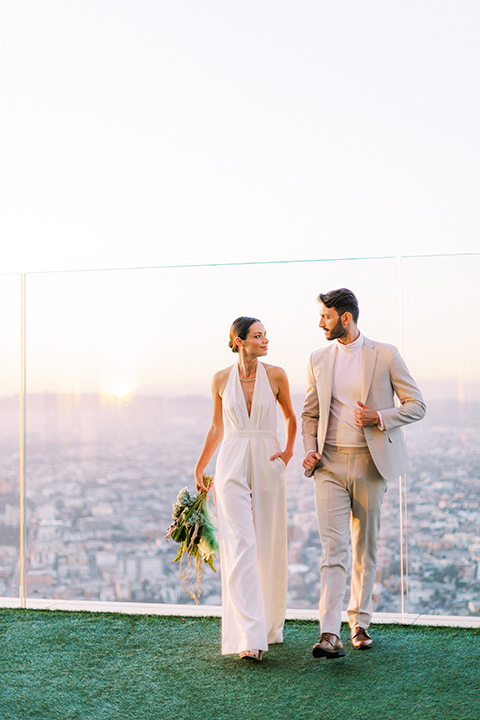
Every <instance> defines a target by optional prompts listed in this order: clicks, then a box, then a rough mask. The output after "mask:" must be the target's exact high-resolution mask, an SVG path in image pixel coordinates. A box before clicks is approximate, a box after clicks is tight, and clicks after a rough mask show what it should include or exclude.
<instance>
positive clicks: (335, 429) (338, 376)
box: [325, 333, 367, 447]
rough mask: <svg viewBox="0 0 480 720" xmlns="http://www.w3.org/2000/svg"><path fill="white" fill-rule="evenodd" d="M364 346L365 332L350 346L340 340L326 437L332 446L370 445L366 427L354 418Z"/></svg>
mask: <svg viewBox="0 0 480 720" xmlns="http://www.w3.org/2000/svg"><path fill="white" fill-rule="evenodd" d="M363 344H364V340H363V335H362V334H361V333H360V335H359V336H358V338H357V339H356V340H354V342H352V343H349V344H348V345H343V344H342V343H341V342H339V341H338V340H336V345H337V349H336V357H335V367H334V370H333V381H332V400H331V403H330V416H329V419H328V427H327V434H326V437H325V442H326V443H327V444H328V445H340V446H344V447H364V446H365V445H366V444H367V441H366V439H365V433H364V431H363V428H361V427H357V425H355V415H354V411H355V410H356V409H357V408H358V404H357V402H358V400H360V397H361V392H362V369H363Z"/></svg>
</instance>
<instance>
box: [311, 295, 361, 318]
mask: <svg viewBox="0 0 480 720" xmlns="http://www.w3.org/2000/svg"><path fill="white" fill-rule="evenodd" d="M317 299H318V300H319V301H320V302H322V303H323V304H324V305H325V307H328V308H331V307H333V308H334V310H336V311H337V313H338V315H339V317H340V316H341V315H343V313H346V312H349V313H351V314H352V318H353V322H354V323H356V322H357V320H358V315H359V312H360V311H359V309H358V300H357V298H356V297H355V295H354V294H353V292H352V291H351V290H347V288H340V289H339V290H330V292H327V293H320V295H319V296H318V298H317Z"/></svg>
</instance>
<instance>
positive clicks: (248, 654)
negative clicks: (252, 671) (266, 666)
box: [238, 650, 263, 662]
mask: <svg viewBox="0 0 480 720" xmlns="http://www.w3.org/2000/svg"><path fill="white" fill-rule="evenodd" d="M262 655H263V652H262V650H243V652H241V653H238V657H239V658H240V659H241V660H251V661H252V662H261V661H262Z"/></svg>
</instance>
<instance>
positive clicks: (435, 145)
mask: <svg viewBox="0 0 480 720" xmlns="http://www.w3.org/2000/svg"><path fill="white" fill-rule="evenodd" d="M479 26H480V5H479V4H478V3H477V2H476V0H475V1H473V0H471V1H469V0H466V1H461V2H458V3H453V2H451V0H449V1H448V2H444V1H442V0H422V2H418V1H413V0H412V1H409V0H402V2H398V0H395V1H391V0H378V1H371V0H365V1H364V2H361V3H359V2H354V1H353V0H344V1H342V0H339V1H338V2H333V1H330V0H311V1H309V2H304V1H303V0H295V2H293V0H292V1H290V2H284V1H283V0H266V1H265V2H262V1H261V0H260V1H259V0H255V1H250V0H244V1H242V2H239V1H238V0H235V1H232V0H221V1H220V0H218V1H217V2H212V1H211V0H202V2H198V0H195V1H194V0H182V1H181V2H165V1H163V0H156V1H154V0H144V1H142V0H118V2H113V1H108V2H107V1H106V0H81V1H79V0H78V1H77V0H75V1H73V0H56V1H54V0H42V2H41V3H38V2H34V1H33V0H30V1H26V0H16V1H15V2H14V3H7V2H2V3H0V90H1V96H2V113H1V114H0V143H1V146H2V147H1V157H2V163H1V170H0V190H1V194H2V213H1V214H0V233H1V237H2V264H1V270H2V272H3V273H7V275H5V274H4V275H1V276H0V299H1V300H2V307H3V308H4V312H3V315H2V318H1V320H0V331H1V332H2V338H3V343H4V352H3V359H2V362H3V373H2V378H1V381H0V382H1V386H0V394H10V393H12V388H13V389H14V390H13V392H15V391H16V387H17V379H18V377H17V376H18V339H19V322H18V318H19V292H18V278H17V277H16V276H15V275H14V273H20V272H22V273H45V274H43V275H42V274H33V275H29V276H28V277H27V310H28V315H27V321H28V322H27V329H28V359H29V366H28V367H29V375H28V382H29V388H30V389H31V391H44V390H45V389H47V390H50V391H62V392H63V391H68V392H83V391H85V392H87V391H90V390H99V389H102V390H105V391H106V392H111V391H112V389H114V388H117V390H118V388H123V389H125V388H126V387H130V388H132V391H133V390H134V389H142V390H145V389H147V390H152V389H153V390H157V391H159V392H165V391H167V390H168V391H169V392H174V391H176V390H177V389H179V388H180V389H181V390H183V391H186V390H189V389H190V388H200V387H201V388H204V387H205V385H206V384H207V386H208V382H209V378H210V375H211V373H212V372H213V371H214V370H216V369H217V367H218V366H222V365H226V364H228V363H229V362H231V360H232V357H231V354H230V353H229V352H228V348H226V344H225V338H226V337H227V334H228V326H229V324H230V322H231V321H232V320H233V318H234V317H236V316H237V315H239V314H245V313H247V314H250V313H251V314H254V315H259V316H260V317H261V318H262V320H264V322H265V325H266V326H267V330H268V331H269V333H270V336H271V347H270V359H271V362H275V363H278V364H282V365H284V366H285V367H287V369H288V370H289V373H290V375H291V378H292V384H293V385H294V386H295V387H299V388H300V387H302V386H303V383H304V376H305V375H304V373H305V366H306V360H307V358H308V354H309V352H310V351H311V350H312V349H313V348H314V347H316V346H318V345H319V344H321V343H322V342H323V340H322V336H321V334H320V333H319V331H318V328H317V327H316V323H317V314H318V308H317V306H316V303H315V297H316V295H317V294H318V292H319V291H320V290H325V289H331V288H332V287H335V286H338V285H349V286H351V287H352V289H354V290H355V291H356V292H357V294H358V296H359V299H360V301H361V308H362V316H361V318H362V323H361V324H362V329H363V330H364V332H365V333H366V334H369V335H371V336H374V337H376V338H378V339H381V340H385V341H388V342H394V343H397V344H400V345H401V346H402V347H403V349H404V352H405V354H406V357H407V359H408V361H409V364H410V365H411V367H412V371H414V373H415V374H416V375H417V376H420V378H424V379H425V381H426V382H427V381H428V382H429V383H430V382H433V383H437V385H438V383H442V382H445V381H447V380H448V382H449V383H450V384H451V387H452V388H455V391H457V389H458V388H461V387H463V388H464V389H463V391H462V392H468V388H469V387H470V385H469V384H471V383H472V382H474V380H475V378H476V375H477V372H476V367H475V366H474V365H473V358H475V357H478V354H479V348H478V347H477V346H475V342H476V341H475V339H474V338H473V337H472V333H471V332H470V328H469V324H468V315H465V314H464V313H462V312H460V311H459V308H462V309H463V308H467V307H471V306H475V307H478V301H479V298H478V290H477V288H478V280H477V278H478V271H479V269H480V268H479V256H478V255H477V256H474V257H473V256H472V257H469V256H468V255H467V256H465V257H461V254H469V253H476V252H478V250H479V241H478V238H479V236H480V213H479V212H478V198H479V197H480V135H479V133H478V128H479V127H480V103H479V94H478V88H479V87H480V47H479V43H478V33H479V29H480V28H479ZM449 253H457V254H459V255H460V256H459V257H456V258H454V259H449V258H448V257H447V256H446V255H447V254H449ZM431 254H434V255H439V256H440V257H438V258H434V259H431V260H429V261H428V262H426V261H425V260H424V259H422V258H421V257H418V258H416V259H415V260H412V261H405V262H404V263H402V264H400V265H399V263H398V262H397V261H396V260H395V259H394V258H395V257H396V256H400V255H402V256H410V255H414V256H422V255H431ZM443 255H445V257H442V256H443ZM349 258H390V259H383V260H359V261H357V262H352V261H350V260H349ZM325 259H340V260H341V261H340V262H333V261H332V262H324V263H322V262H320V263H311V262H307V263H304V262H295V263H292V264H281V263H280V264H276V265H253V266H244V265H233V264H232V265H227V266H225V267H222V268H215V267H213V268H202V269H199V268H191V269H179V268H175V269H173V268H172V269H164V270H153V269H149V270H143V271H140V270H138V271H136V272H130V273H124V272H118V273H109V272H106V273H95V272H92V273H90V272H86V273H78V272H73V273H65V274H55V273H52V274H48V272H47V271H80V270H93V269H102V268H154V267H161V266H175V265H182V266H183V265H198V264H205V265H209V264H222V263H252V262H253V263H258V262H266V261H277V263H278V261H288V260H293V261H305V260H325ZM399 268H401V270H402V273H401V274H402V278H403V286H402V287H403V297H402V299H401V307H402V310H403V314H402V315H401V320H402V322H399V317H400V315H399V312H398V311H399V302H398V296H397V294H396V291H397V289H398V282H399ZM8 273H12V274H13V275H8ZM475 303H476V305H475ZM452 308H453V309H452ZM402 327H403V333H402ZM459 346H460V347H461V348H462V351H461V352H460V353H458V347H459ZM192 357H195V361H194V362H192ZM465 388H467V390H465Z"/></svg>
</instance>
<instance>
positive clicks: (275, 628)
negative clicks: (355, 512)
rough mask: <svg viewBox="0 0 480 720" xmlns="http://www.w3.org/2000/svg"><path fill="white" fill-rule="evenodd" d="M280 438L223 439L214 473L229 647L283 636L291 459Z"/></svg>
mask: <svg viewBox="0 0 480 720" xmlns="http://www.w3.org/2000/svg"><path fill="white" fill-rule="evenodd" d="M276 451H277V447H276V444H275V441H274V439H273V438H258V437H253V438H251V437H248V438H247V437H235V438H226V439H224V442H223V445H222V448H221V451H220V453H219V457H218V460H217V468H216V474H215V490H216V502H217V518H218V530H219V545H220V565H221V573H222V653H223V654H228V653H239V652H241V651H242V650H247V649H259V650H268V645H269V644H272V643H278V642H282V640H283V625H284V622H285V610H286V593H287V531H286V525H287V523H286V488H285V465H284V463H283V461H282V460H280V459H279V458H277V459H275V460H273V461H271V460H270V459H269V458H270V457H271V456H272V455H273V454H274V453H275V452H276Z"/></svg>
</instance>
